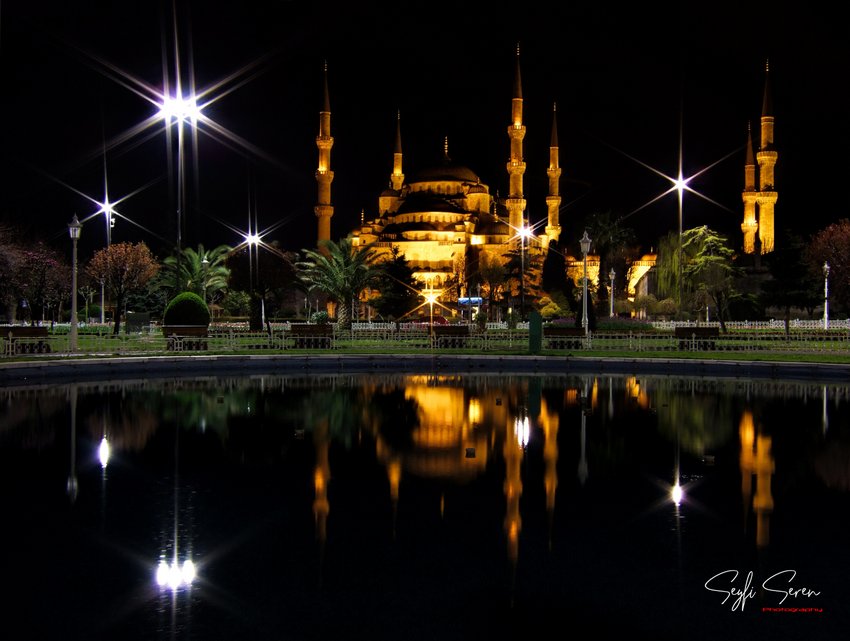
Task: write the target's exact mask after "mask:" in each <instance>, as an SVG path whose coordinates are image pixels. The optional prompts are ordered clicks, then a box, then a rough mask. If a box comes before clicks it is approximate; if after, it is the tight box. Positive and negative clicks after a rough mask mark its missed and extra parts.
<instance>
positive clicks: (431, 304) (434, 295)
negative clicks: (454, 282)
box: [425, 290, 439, 341]
mask: <svg viewBox="0 0 850 641" xmlns="http://www.w3.org/2000/svg"><path fill="white" fill-rule="evenodd" d="M438 297H439V294H438V293H437V292H435V291H434V290H430V291H428V293H427V294H425V300H426V301H427V302H428V307H430V312H431V323H430V325H429V326H428V335H429V336H430V338H431V341H433V340H434V302H435V301H436V300H437V298H438Z"/></svg>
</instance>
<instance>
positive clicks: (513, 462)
mask: <svg viewBox="0 0 850 641" xmlns="http://www.w3.org/2000/svg"><path fill="white" fill-rule="evenodd" d="M527 426H528V419H527V418H526V419H521V418H516V419H515V421H514V426H513V430H512V429H511V428H510V426H506V427H507V429H506V430H505V431H506V432H507V433H506V434H505V445H504V450H503V453H504V457H505V485H504V490H505V534H506V535H507V541H508V559H509V560H510V562H511V569H512V570H513V571H514V572H515V571H516V565H517V559H518V558H519V533H520V530H521V529H522V518H521V517H520V513H519V499H520V497H521V496H522V476H521V471H522V455H523V439H524V434H525V433H526V429H527Z"/></svg>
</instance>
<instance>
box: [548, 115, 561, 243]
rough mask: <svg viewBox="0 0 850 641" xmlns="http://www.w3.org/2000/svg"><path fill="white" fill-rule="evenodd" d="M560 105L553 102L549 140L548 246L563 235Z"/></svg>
mask: <svg viewBox="0 0 850 641" xmlns="http://www.w3.org/2000/svg"><path fill="white" fill-rule="evenodd" d="M557 116H558V106H557V104H556V103H552V137H551V138H550V141H549V169H547V170H546V173H547V174H548V176H549V195H548V196H546V210H547V211H548V214H549V217H548V224H547V225H546V238H547V240H546V246H547V247H548V245H549V241H551V240H555V241H557V240H558V239H559V238H560V236H561V222H560V216H559V212H560V209H561V187H560V182H561V166H560V164H559V162H560V161H559V152H558V118H557Z"/></svg>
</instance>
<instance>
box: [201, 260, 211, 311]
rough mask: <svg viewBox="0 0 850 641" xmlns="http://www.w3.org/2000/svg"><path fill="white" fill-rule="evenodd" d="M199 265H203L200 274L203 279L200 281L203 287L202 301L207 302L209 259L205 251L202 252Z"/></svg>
mask: <svg viewBox="0 0 850 641" xmlns="http://www.w3.org/2000/svg"><path fill="white" fill-rule="evenodd" d="M201 265H203V266H204V275H203V276H202V278H203V280H202V281H201V282H202V284H203V287H204V302H205V303H206V302H207V270H208V269H209V268H210V261H209V260H207V252H204V259H203V260H202V261H201Z"/></svg>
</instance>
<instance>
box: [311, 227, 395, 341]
mask: <svg viewBox="0 0 850 641" xmlns="http://www.w3.org/2000/svg"><path fill="white" fill-rule="evenodd" d="M301 251H302V253H303V254H304V260H301V261H298V262H296V263H295V269H296V272H297V274H298V278H299V279H300V280H301V282H302V283H304V285H305V286H306V287H307V288H308V289H309V290H314V289H315V290H318V291H320V292H322V293H324V294H325V295H326V296H327V297H328V298H330V299H331V300H332V301H334V302H335V303H336V305H337V323H339V326H340V327H342V328H346V329H347V328H349V327H351V303H352V301H354V300H356V299H357V298H358V297H359V296H360V293H361V292H362V291H363V290H364V289H366V288H367V287H368V286H369V285H371V284H372V283H373V282H375V280H376V279H377V277H378V275H379V274H380V273H381V267H380V266H379V265H378V264H377V253H376V252H375V250H374V249H373V248H372V246H371V245H367V246H366V247H364V248H362V249H360V248H357V247H355V246H354V245H353V244H352V240H351V239H350V238H343V239H342V240H340V241H339V242H338V243H335V242H333V241H332V240H323V241H320V242H319V249H318V250H315V249H303V250H301Z"/></svg>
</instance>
